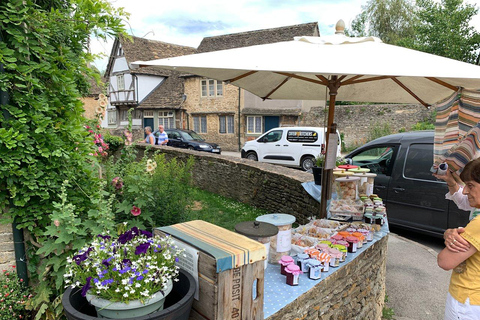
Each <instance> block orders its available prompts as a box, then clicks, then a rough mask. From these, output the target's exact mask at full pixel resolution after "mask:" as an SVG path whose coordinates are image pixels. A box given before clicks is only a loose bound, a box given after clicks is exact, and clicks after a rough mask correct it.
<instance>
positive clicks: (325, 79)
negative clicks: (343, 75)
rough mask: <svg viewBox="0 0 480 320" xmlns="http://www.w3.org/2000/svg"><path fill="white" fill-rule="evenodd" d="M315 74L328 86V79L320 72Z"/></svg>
mask: <svg viewBox="0 0 480 320" xmlns="http://www.w3.org/2000/svg"><path fill="white" fill-rule="evenodd" d="M316 76H317V78H318V79H320V81H322V83H323V84H324V85H326V86H328V84H329V82H330V81H328V79H327V78H326V77H325V76H322V75H321V74H317V75H316Z"/></svg>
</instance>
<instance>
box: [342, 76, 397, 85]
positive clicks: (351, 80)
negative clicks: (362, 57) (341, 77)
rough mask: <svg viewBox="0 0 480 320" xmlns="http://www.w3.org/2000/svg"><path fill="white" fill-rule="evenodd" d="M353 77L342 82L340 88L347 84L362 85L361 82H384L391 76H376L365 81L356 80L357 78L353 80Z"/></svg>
mask: <svg viewBox="0 0 480 320" xmlns="http://www.w3.org/2000/svg"><path fill="white" fill-rule="evenodd" d="M354 78H355V77H353V78H350V79H348V80H346V81H344V82H342V86H346V85H349V84H358V83H363V82H371V81H379V80H385V79H390V78H391V76H378V77H371V78H365V79H359V80H357V79H358V78H356V79H354Z"/></svg>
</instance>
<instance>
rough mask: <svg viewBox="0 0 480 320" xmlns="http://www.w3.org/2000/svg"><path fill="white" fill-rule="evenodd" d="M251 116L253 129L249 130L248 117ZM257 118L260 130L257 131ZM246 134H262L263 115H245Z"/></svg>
mask: <svg viewBox="0 0 480 320" xmlns="http://www.w3.org/2000/svg"><path fill="white" fill-rule="evenodd" d="M251 118H253V131H251V130H250V128H249V126H250V123H249V119H251ZM258 119H259V121H260V131H257V120H258ZM246 125H247V128H246V129H247V130H246V131H247V134H262V133H263V116H247V121H246Z"/></svg>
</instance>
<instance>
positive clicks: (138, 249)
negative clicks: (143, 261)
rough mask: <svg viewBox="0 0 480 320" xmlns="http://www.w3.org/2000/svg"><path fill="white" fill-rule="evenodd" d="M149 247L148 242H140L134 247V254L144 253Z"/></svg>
mask: <svg viewBox="0 0 480 320" xmlns="http://www.w3.org/2000/svg"><path fill="white" fill-rule="evenodd" d="M149 247H150V243H142V244H140V245H138V246H137V247H136V248H135V254H136V255H139V254H144V253H146V252H147V250H148V248H149Z"/></svg>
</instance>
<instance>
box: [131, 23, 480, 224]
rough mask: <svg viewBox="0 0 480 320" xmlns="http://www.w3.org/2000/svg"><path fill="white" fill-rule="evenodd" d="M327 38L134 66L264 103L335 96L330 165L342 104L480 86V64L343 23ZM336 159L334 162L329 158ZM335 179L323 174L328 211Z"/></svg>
mask: <svg viewBox="0 0 480 320" xmlns="http://www.w3.org/2000/svg"><path fill="white" fill-rule="evenodd" d="M336 28H337V32H336V34H335V35H333V36H327V37H296V38H295V39H294V40H293V41H285V42H278V43H272V44H263V45H257V46H251V47H243V48H236V49H228V50H222V51H214V52H208V53H200V54H193V55H188V56H181V57H175V58H167V59H160V60H152V61H136V62H133V63H132V64H131V67H132V68H138V67H145V66H157V67H158V68H162V69H170V70H177V71H181V72H186V73H193V74H196V75H200V76H205V77H208V78H212V79H216V80H222V81H225V82H227V83H231V84H233V85H236V86H238V87H241V88H243V89H246V90H248V91H250V92H252V93H253V94H255V95H257V96H259V97H261V98H264V99H298V100H323V99H326V95H327V94H328V95H329V108H328V120H327V125H328V127H329V129H330V130H327V140H326V142H327V143H326V151H327V155H328V154H330V155H329V156H327V161H326V164H325V166H324V171H325V168H331V167H332V166H333V165H334V162H335V158H334V156H335V154H334V153H332V152H329V151H330V150H329V149H330V148H329V145H330V140H329V133H330V132H335V126H334V125H333V119H334V110H335V100H341V101H364V102H392V103H421V104H423V105H424V106H426V107H428V106H430V105H432V104H435V103H436V102H438V101H440V100H443V99H446V98H448V97H449V96H451V95H452V94H453V93H455V92H457V91H458V90H459V87H462V88H466V89H470V90H478V89H480V66H476V65H472V64H468V63H464V62H461V61H457V60H452V59H448V58H443V57H439V56H435V55H432V54H428V53H424V52H420V51H415V50H411V49H407V48H403V47H397V46H393V45H388V44H385V43H383V42H382V41H381V40H380V39H378V38H375V37H364V38H350V37H346V36H345V35H343V29H344V23H343V21H341V20H340V21H339V22H338V23H337V26H336ZM329 159H331V160H329ZM330 177H331V174H330V172H327V174H323V182H322V185H323V186H327V187H326V188H322V198H321V200H322V201H321V206H322V207H321V214H323V215H325V213H326V201H324V200H326V199H328V198H329V194H330V190H329V189H330V184H329V183H326V182H327V180H328V179H330Z"/></svg>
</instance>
